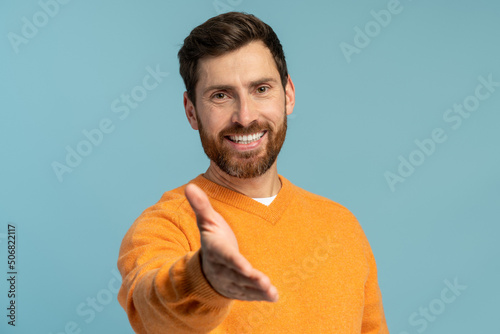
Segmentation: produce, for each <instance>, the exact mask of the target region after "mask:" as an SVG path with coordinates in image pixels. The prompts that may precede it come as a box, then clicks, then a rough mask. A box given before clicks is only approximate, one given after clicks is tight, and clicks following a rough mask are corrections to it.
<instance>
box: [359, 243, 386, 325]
mask: <svg viewBox="0 0 500 334" xmlns="http://www.w3.org/2000/svg"><path fill="white" fill-rule="evenodd" d="M363 239H364V247H365V254H366V257H367V260H368V264H369V268H370V269H369V270H370V272H369V274H368V278H367V280H366V283H365V308H364V312H363V325H362V329H361V333H362V334H389V329H388V328H387V323H386V320H385V314H384V308H383V305H382V294H381V292H380V288H379V285H378V278H377V265H376V263H375V257H374V256H373V252H372V250H371V247H370V244H369V243H368V240H367V239H366V236H364V238H363Z"/></svg>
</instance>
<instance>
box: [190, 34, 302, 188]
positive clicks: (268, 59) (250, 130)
mask: <svg viewBox="0 0 500 334" xmlns="http://www.w3.org/2000/svg"><path fill="white" fill-rule="evenodd" d="M198 70H199V81H198V83H197V85H196V104H197V107H196V109H195V115H196V117H195V118H196V120H194V119H190V122H191V125H192V127H193V128H195V129H196V128H197V129H198V130H199V133H200V138H201V143H202V146H203V149H204V150H205V153H206V154H207V156H208V157H209V159H210V160H212V161H213V162H214V163H215V164H216V165H217V166H218V167H219V168H220V169H221V170H222V171H224V172H225V173H227V174H229V175H231V176H234V177H238V178H253V177H257V176H260V175H263V174H264V173H265V172H266V171H267V170H268V169H269V168H270V167H271V166H272V165H273V164H274V163H275V161H276V158H277V156H278V154H279V152H280V150H281V147H282V146H283V143H284V141H285V136H286V129H287V115H288V114H290V113H291V112H292V111H293V101H294V96H293V83H292V82H291V79H289V83H288V85H287V94H285V91H284V90H283V85H282V84H281V79H280V75H279V73H278V70H277V68H276V65H275V62H274V59H273V57H272V55H271V52H270V51H269V49H268V48H267V47H266V46H265V45H264V44H263V43H262V42H260V41H257V42H251V43H250V44H248V45H246V46H244V47H242V48H240V49H238V50H236V51H233V52H231V53H228V54H225V55H223V56H219V57H209V58H203V59H201V60H200V61H199V63H198ZM185 99H186V97H185ZM185 103H186V100H185ZM188 105H189V103H188ZM193 109H194V106H193ZM188 118H189V116H188ZM240 136H243V137H240ZM245 136H247V137H245Z"/></svg>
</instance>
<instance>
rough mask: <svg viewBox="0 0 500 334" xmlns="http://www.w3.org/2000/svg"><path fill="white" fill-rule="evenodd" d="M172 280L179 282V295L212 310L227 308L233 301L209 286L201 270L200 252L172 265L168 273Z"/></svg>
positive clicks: (189, 254) (192, 253)
mask: <svg viewBox="0 0 500 334" xmlns="http://www.w3.org/2000/svg"><path fill="white" fill-rule="evenodd" d="M170 274H171V276H172V277H173V278H174V280H179V285H178V286H179V289H180V290H181V291H180V292H181V295H184V294H186V295H190V296H191V297H192V298H194V299H198V300H200V301H201V303H202V304H205V305H207V306H210V307H213V308H225V307H229V306H230V305H231V304H232V302H233V299H230V298H227V297H225V296H223V295H221V294H220V293H218V292H217V291H215V290H214V288H213V287H212V286H211V285H210V283H209V282H208V280H207V279H206V277H205V275H204V274H203V271H202V269H201V257H200V250H197V251H196V252H190V253H188V254H186V256H183V257H182V258H181V259H179V260H178V261H177V263H174V265H173V266H172V268H171V271H170Z"/></svg>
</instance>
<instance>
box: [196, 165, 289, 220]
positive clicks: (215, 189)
mask: <svg viewBox="0 0 500 334" xmlns="http://www.w3.org/2000/svg"><path fill="white" fill-rule="evenodd" d="M278 177H279V179H280V181H281V189H280V191H279V192H278V194H277V196H276V198H275V199H274V200H273V202H272V203H271V204H270V205H269V206H267V205H264V204H262V203H260V202H258V201H256V200H254V199H253V198H251V197H248V196H245V195H243V194H241V193H238V192H236V191H233V190H231V189H229V188H226V187H223V186H221V185H218V184H217V183H215V182H212V181H210V180H208V179H207V178H205V177H204V176H203V174H200V175H198V176H197V177H196V178H194V179H193V180H191V181H190V182H192V183H194V184H196V185H197V186H199V187H200V188H201V189H202V190H203V191H204V192H205V193H206V194H207V196H208V197H209V198H212V199H215V200H217V201H220V202H223V203H226V204H228V205H231V206H233V207H235V208H237V209H239V210H242V211H246V212H248V213H251V214H254V215H256V216H259V217H261V218H262V219H264V220H266V221H268V222H270V223H271V224H273V225H275V224H276V223H277V222H278V221H279V219H280V218H281V216H282V215H283V212H285V210H286V209H287V207H288V206H289V205H290V204H292V201H293V199H294V198H295V196H294V193H295V189H294V188H295V186H294V185H293V184H292V183H291V182H290V181H288V180H287V179H286V178H285V177H283V176H281V175H278Z"/></svg>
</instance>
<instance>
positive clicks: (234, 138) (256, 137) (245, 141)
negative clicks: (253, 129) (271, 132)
mask: <svg viewBox="0 0 500 334" xmlns="http://www.w3.org/2000/svg"><path fill="white" fill-rule="evenodd" d="M263 135H264V131H263V132H261V133H255V134H253V135H248V136H247V135H245V136H229V139H231V140H232V141H234V142H235V143H238V144H249V143H251V142H254V141H256V140H259V139H260V138H261V137H262V136H263Z"/></svg>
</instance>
